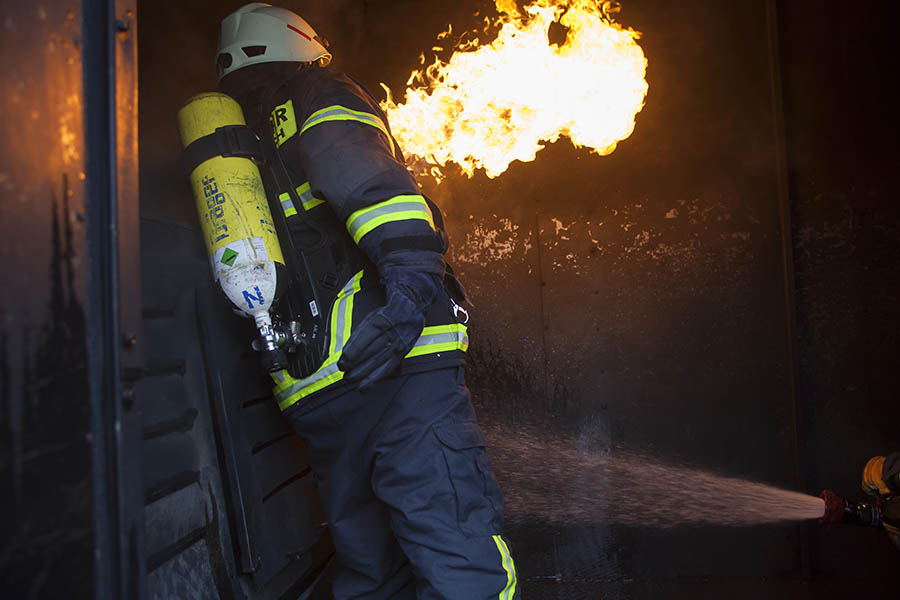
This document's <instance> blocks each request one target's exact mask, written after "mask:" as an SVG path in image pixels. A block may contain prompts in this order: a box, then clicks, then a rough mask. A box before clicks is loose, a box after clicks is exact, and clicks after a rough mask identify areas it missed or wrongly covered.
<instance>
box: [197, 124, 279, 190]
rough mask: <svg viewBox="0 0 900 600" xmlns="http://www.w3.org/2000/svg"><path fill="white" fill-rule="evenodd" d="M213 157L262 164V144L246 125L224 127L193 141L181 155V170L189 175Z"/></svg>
mask: <svg viewBox="0 0 900 600" xmlns="http://www.w3.org/2000/svg"><path fill="white" fill-rule="evenodd" d="M214 156H224V157H232V156H241V157H244V158H250V159H253V160H254V161H256V162H257V163H258V164H262V163H263V162H264V158H263V148H262V143H261V142H260V141H259V138H258V137H256V134H255V133H253V130H252V129H250V128H249V127H247V126H246V125H225V126H224V127H219V128H218V129H216V130H215V131H214V132H212V133H210V134H209V135H205V136H203V137H201V138H198V139H196V140H194V141H193V142H192V143H191V144H189V145H188V147H187V148H185V149H184V152H183V153H182V155H181V160H180V166H181V170H182V171H184V173H185V174H186V175H187V176H188V177H190V174H191V173H192V172H193V171H194V169H196V168H197V167H198V166H200V165H201V164H202V163H203V162H205V161H207V160H209V159H210V158H213V157H214Z"/></svg>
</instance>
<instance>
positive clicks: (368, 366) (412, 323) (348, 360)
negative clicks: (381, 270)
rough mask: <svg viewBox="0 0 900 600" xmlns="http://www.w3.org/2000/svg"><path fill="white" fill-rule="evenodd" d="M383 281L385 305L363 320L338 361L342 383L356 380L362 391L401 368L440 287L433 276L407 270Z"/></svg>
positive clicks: (420, 331)
mask: <svg viewBox="0 0 900 600" xmlns="http://www.w3.org/2000/svg"><path fill="white" fill-rule="evenodd" d="M385 279H386V281H385V284H386V287H387V304H385V305H384V306H382V307H381V308H379V309H378V310H375V311H372V312H371V313H369V314H368V315H367V316H366V318H365V319H363V321H362V322H361V323H360V324H359V326H358V327H357V328H356V329H355V331H354V332H353V333H352V334H351V336H350V340H349V341H348V342H347V345H346V346H344V350H343V352H342V354H341V358H340V360H338V369H340V370H341V371H343V372H344V381H349V382H356V381H359V382H360V383H359V389H360V391H362V392H366V391H368V390H370V389H371V388H372V386H373V385H374V384H375V383H377V382H378V381H381V380H382V379H384V378H386V377H389V376H391V375H393V374H394V373H396V372H397V370H398V369H399V368H400V363H401V362H402V361H403V358H404V357H405V356H406V355H407V354H408V353H409V351H410V350H412V347H413V346H414V345H415V343H416V341H417V340H418V339H419V336H420V335H421V334H422V329H423V328H424V327H425V314H424V312H425V309H426V308H428V307H429V306H430V305H431V303H432V302H433V301H434V298H435V297H436V296H437V292H438V290H439V289H440V285H441V282H440V278H438V277H437V276H436V275H434V274H431V273H421V272H416V271H412V270H409V269H392V270H391V271H390V272H389V274H388V276H387V277H386V278H385Z"/></svg>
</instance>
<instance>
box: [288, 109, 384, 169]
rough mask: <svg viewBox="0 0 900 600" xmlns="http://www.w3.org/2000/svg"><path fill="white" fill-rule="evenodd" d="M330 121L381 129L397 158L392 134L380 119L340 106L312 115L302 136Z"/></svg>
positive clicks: (301, 132) (304, 125)
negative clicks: (362, 124) (348, 122)
mask: <svg viewBox="0 0 900 600" xmlns="http://www.w3.org/2000/svg"><path fill="white" fill-rule="evenodd" d="M328 121H357V122H359V123H365V124H366V125H371V126H372V127H375V128H376V129H379V130H380V131H381V132H382V133H383V134H384V135H385V136H386V137H387V141H388V144H389V145H390V147H391V154H392V155H393V156H394V157H395V158H396V156H397V154H396V150H395V149H394V140H393V138H392V137H391V134H390V133H388V128H387V126H386V125H385V124H384V121H382V120H381V118H380V117H378V116H376V115H373V114H372V113H368V112H363V111H359V110H351V109H349V108H347V107H344V106H340V105H334V106H329V107H328V108H323V109H322V110H319V111H316V112H314V113H313V114H311V115H310V116H309V118H308V119H306V122H305V123H303V127H302V128H301V129H300V135H303V133H304V132H305V131H306V130H307V129H309V128H310V127H315V126H316V125H318V124H319V123H325V122H328Z"/></svg>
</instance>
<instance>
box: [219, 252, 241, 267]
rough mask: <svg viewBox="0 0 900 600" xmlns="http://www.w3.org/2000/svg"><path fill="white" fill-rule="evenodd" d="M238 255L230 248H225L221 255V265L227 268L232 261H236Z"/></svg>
mask: <svg viewBox="0 0 900 600" xmlns="http://www.w3.org/2000/svg"><path fill="white" fill-rule="evenodd" d="M237 257H238V253H237V252H235V251H234V250H232V249H231V248H225V252H223V253H222V258H221V261H222V264H223V265H228V266H229V267H230V266H231V265H233V264H234V261H235V260H237Z"/></svg>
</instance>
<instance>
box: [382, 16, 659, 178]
mask: <svg viewBox="0 0 900 600" xmlns="http://www.w3.org/2000/svg"><path fill="white" fill-rule="evenodd" d="M495 3H496V7H497V12H498V13H499V16H498V17H497V18H495V19H490V18H485V21H484V30H483V33H484V34H488V33H489V32H490V31H492V30H495V29H498V33H497V37H496V39H494V40H493V41H491V42H489V43H481V42H480V40H479V39H478V38H477V37H475V36H476V35H477V34H478V32H477V31H476V32H465V33H464V34H463V35H460V36H457V39H456V41H455V42H454V43H453V54H452V56H451V57H450V58H449V60H447V61H446V62H444V61H442V60H441V59H440V58H436V59H435V62H434V63H433V64H431V65H430V66H428V67H426V68H424V69H422V70H417V71H413V72H412V74H411V76H410V78H409V80H408V82H407V86H408V87H407V89H406V92H405V96H404V101H403V102H401V103H399V104H398V103H395V102H394V100H393V98H392V94H391V90H390V89H388V88H387V86H384V84H382V85H383V87H384V88H385V90H386V91H387V94H388V98H387V100H386V101H385V102H383V103H382V108H383V109H384V110H385V112H386V113H387V115H388V118H389V120H390V123H391V126H392V129H393V133H394V136H395V137H396V138H397V141H398V142H399V144H400V146H401V147H402V148H404V150H405V151H406V152H407V153H408V154H409V155H410V158H414V159H417V160H419V161H422V162H424V163H425V164H427V165H429V167H430V173H431V174H432V175H433V176H434V177H435V178H436V179H438V180H440V179H441V178H442V176H443V175H442V173H441V171H440V168H439V167H443V166H446V165H447V164H448V163H451V162H452V163H455V164H457V165H459V167H460V168H461V169H462V171H463V173H465V174H466V175H467V176H469V177H471V176H472V175H473V173H474V172H475V170H476V169H484V171H485V173H486V174H487V176H488V177H492V178H493V177H497V176H498V175H500V174H501V173H503V172H504V171H506V169H507V168H508V167H509V165H510V163H512V162H513V161H514V160H520V161H523V162H529V161H533V160H534V159H535V157H536V155H537V152H538V150H540V149H541V148H543V147H544V145H545V144H546V143H553V142H556V141H557V140H558V139H559V137H560V136H566V137H568V138H569V139H570V140H571V141H572V143H573V144H574V145H575V146H576V147H587V148H590V149H591V150H592V151H594V152H596V153H598V154H600V155H607V154H610V153H611V152H613V151H614V150H615V149H616V145H617V144H618V142H620V141H621V140H624V139H626V138H627V137H628V136H630V135H631V133H632V131H633V130H634V125H635V117H636V115H637V113H638V112H639V111H640V110H641V108H643V106H644V98H645V97H646V95H647V90H648V85H647V81H646V79H645V73H646V70H647V59H646V58H645V57H644V53H643V51H642V50H641V47H640V46H639V45H638V43H637V40H638V39H639V37H640V33H638V32H636V31H633V30H631V29H626V28H623V27H622V26H621V25H619V24H618V23H616V22H615V21H614V20H613V18H612V15H613V14H614V13H616V12H617V11H618V6H617V4H616V3H615V2H604V1H600V0H534V1H533V2H531V3H529V4H527V5H526V6H525V7H524V8H523V9H522V10H519V8H518V7H517V4H516V2H515V0H495ZM557 33H558V34H559V35H556V34H557ZM452 36H453V33H452V29H450V30H448V31H445V32H443V33H442V34H440V35H439V36H438V40H443V42H447V41H448V40H449V39H450V38H451V37H452ZM551 38H562V39H560V40H558V41H557V40H555V39H554V40H551ZM433 50H435V51H442V50H444V48H443V47H441V46H436V47H434V48H433ZM420 60H421V62H422V63H423V64H424V62H425V55H424V54H422V56H421V57H420Z"/></svg>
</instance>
